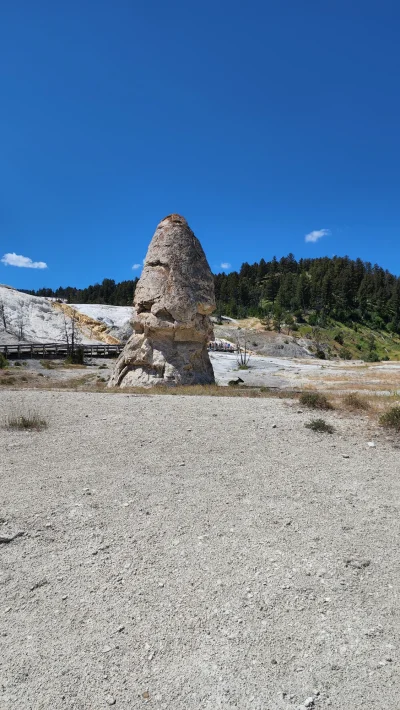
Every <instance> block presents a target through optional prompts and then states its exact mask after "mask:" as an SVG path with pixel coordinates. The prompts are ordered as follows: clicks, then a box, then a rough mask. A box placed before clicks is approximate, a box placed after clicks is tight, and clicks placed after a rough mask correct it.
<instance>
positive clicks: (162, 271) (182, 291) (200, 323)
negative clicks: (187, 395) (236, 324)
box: [109, 214, 215, 387]
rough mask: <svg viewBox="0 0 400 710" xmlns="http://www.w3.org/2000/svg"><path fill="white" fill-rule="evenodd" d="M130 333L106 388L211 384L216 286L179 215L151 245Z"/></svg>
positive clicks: (166, 223) (196, 242)
mask: <svg viewBox="0 0 400 710" xmlns="http://www.w3.org/2000/svg"><path fill="white" fill-rule="evenodd" d="M134 306H135V317H134V321H133V328H134V333H133V335H132V336H131V338H130V339H129V340H128V342H127V344H126V346H125V348H124V351H123V352H122V353H121V355H120V357H119V358H118V360H117V363H116V365H115V369H114V372H113V374H112V376H111V379H110V382H109V386H110V387H134V386H141V387H151V386H154V385H159V384H170V385H177V384H182V385H188V384H189V385H191V384H210V383H212V382H214V372H213V369H212V365H211V362H210V359H209V356H208V351H207V342H208V341H209V340H210V339H212V337H213V329H212V324H211V321H210V318H209V316H210V314H211V313H212V312H213V311H214V310H215V296H214V281H213V276H212V273H211V270H210V267H209V265H208V263H207V259H206V256H205V254H204V251H203V249H202V247H201V244H200V242H199V240H198V239H197V238H196V237H195V235H194V234H193V232H192V230H191V229H190V227H189V225H188V223H187V222H186V220H185V219H184V217H181V216H180V215H177V214H172V215H169V216H168V217H165V219H163V220H162V221H161V222H160V224H159V225H158V227H157V229H156V231H155V234H154V236H153V239H152V240H151V243H150V246H149V249H148V252H147V256H146V260H145V264H144V269H143V273H142V276H141V277H140V280H139V283H138V285H137V287H136V292H135V298H134Z"/></svg>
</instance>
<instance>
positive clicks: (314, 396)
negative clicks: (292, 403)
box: [299, 392, 333, 409]
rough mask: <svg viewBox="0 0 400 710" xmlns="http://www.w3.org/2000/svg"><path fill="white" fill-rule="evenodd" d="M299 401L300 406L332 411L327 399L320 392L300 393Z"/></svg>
mask: <svg viewBox="0 0 400 710" xmlns="http://www.w3.org/2000/svg"><path fill="white" fill-rule="evenodd" d="M299 401H300V404H303V405H304V406H305V407H309V408H310V409H333V407H332V405H331V403H330V402H329V400H328V398H327V397H326V396H325V395H324V394H322V392H302V393H301V395H300V398H299Z"/></svg>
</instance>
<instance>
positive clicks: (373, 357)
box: [364, 350, 380, 362]
mask: <svg viewBox="0 0 400 710" xmlns="http://www.w3.org/2000/svg"><path fill="white" fill-rule="evenodd" d="M364 362H380V359H379V355H378V353H377V352H376V350H370V351H369V352H368V353H367V354H366V355H364Z"/></svg>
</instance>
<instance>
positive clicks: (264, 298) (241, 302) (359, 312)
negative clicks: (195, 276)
mask: <svg viewBox="0 0 400 710" xmlns="http://www.w3.org/2000/svg"><path fill="white" fill-rule="evenodd" d="M136 283H137V279H135V280H132V281H122V282H121V283H115V281H113V280H112V279H104V281H103V282H102V283H101V284H94V285H93V286H88V287H87V288H84V289H76V288H72V287H67V288H61V287H60V288H58V289H56V290H55V291H53V290H52V289H40V290H39V291H36V292H32V291H29V292H28V293H32V294H33V295H38V296H53V297H57V298H67V299H68V301H69V302H70V303H108V304H111V305H121V306H125V305H130V304H131V303H132V299H133V294H134V290H135V286H136ZM215 294H216V300H217V313H218V314H223V315H227V316H231V317H233V318H236V317H238V318H244V317H246V316H257V317H259V318H266V319H268V318H270V319H273V320H275V322H276V324H277V326H278V327H279V323H280V322H287V320H288V319H289V320H290V319H291V318H293V317H294V319H295V321H297V322H299V323H301V322H302V320H303V319H304V318H305V316H307V321H308V323H309V324H311V325H320V326H322V327H324V325H326V323H327V320H328V319H333V320H335V321H339V322H341V323H344V324H351V323H364V324H367V325H369V326H370V327H372V328H374V329H377V330H382V329H384V330H388V331H391V332H395V333H400V278H399V277H396V276H394V275H393V274H391V273H389V272H388V271H385V270H384V269H382V268H381V267H379V266H377V265H372V264H370V263H365V262H362V261H361V260H360V259H357V260H356V261H354V260H352V259H349V258H348V257H333V258H328V257H324V258H321V259H300V260H299V261H296V259H295V258H294V256H293V254H289V255H288V256H286V257H282V259H280V260H279V261H278V260H277V259H276V258H275V257H274V258H273V259H272V260H271V261H268V262H267V261H265V260H264V259H261V261H260V262H259V263H255V264H248V263H244V264H243V265H242V267H241V269H240V271H239V272H237V271H233V272H231V273H229V274H225V273H221V274H217V275H216V276H215Z"/></svg>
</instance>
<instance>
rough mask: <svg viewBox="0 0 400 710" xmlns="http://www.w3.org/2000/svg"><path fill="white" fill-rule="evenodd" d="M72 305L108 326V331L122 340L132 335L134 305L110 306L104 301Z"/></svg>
mask: <svg viewBox="0 0 400 710" xmlns="http://www.w3.org/2000/svg"><path fill="white" fill-rule="evenodd" d="M72 307H73V308H74V309H75V310H76V311H79V313H83V314H84V315H85V316H88V318H93V320H96V321H98V322H99V323H104V325H106V326H107V332H108V333H109V335H112V336H113V337H114V338H118V340H121V342H125V341H126V340H128V338H129V337H130V336H131V335H132V330H133V329H132V325H131V321H132V317H133V313H134V309H133V307H132V306H108V305H106V304H104V303H75V304H73V305H72Z"/></svg>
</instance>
